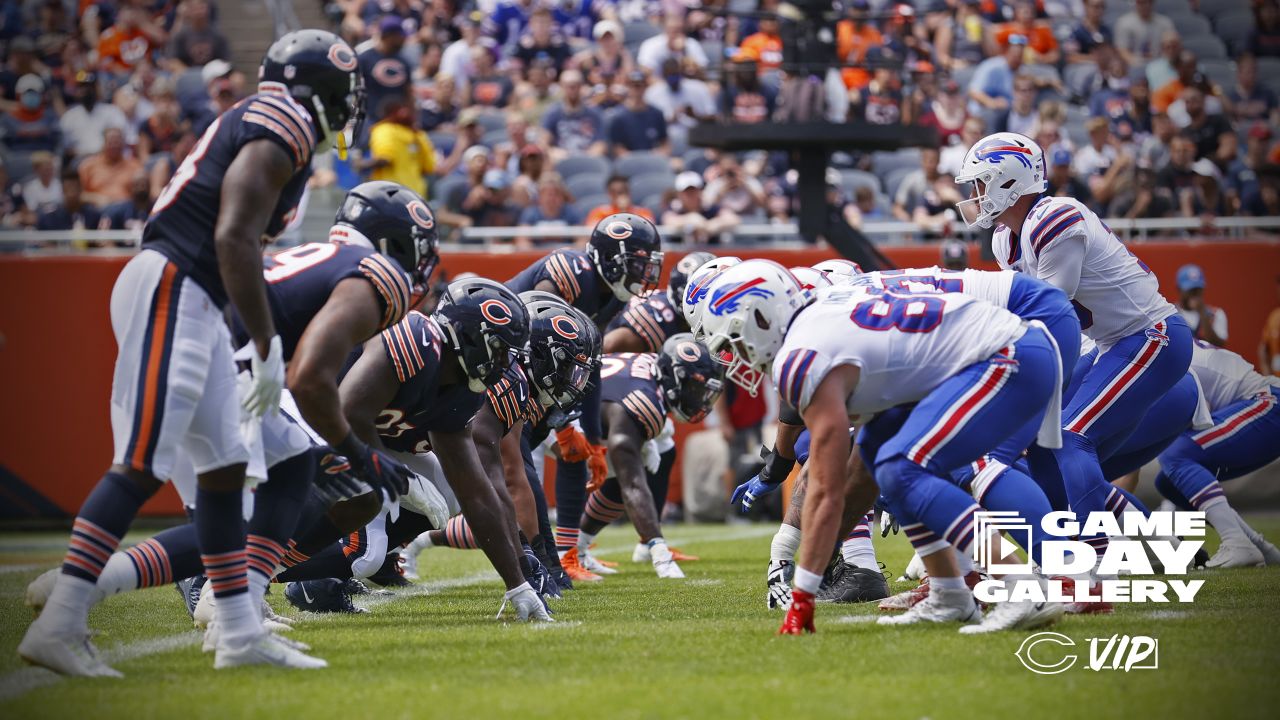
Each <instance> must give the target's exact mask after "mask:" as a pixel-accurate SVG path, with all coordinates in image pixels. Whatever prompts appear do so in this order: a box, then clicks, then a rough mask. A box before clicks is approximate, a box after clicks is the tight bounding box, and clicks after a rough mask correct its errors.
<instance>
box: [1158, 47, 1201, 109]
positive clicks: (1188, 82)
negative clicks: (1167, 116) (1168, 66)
mask: <svg viewBox="0 0 1280 720" xmlns="http://www.w3.org/2000/svg"><path fill="white" fill-rule="evenodd" d="M1198 64H1199V63H1198V61H1197V59H1196V54H1195V53H1193V52H1191V51H1190V50H1183V51H1182V52H1181V53H1179V54H1178V67H1177V70H1178V76H1177V77H1176V78H1174V79H1172V80H1170V81H1169V82H1167V83H1165V84H1164V85H1161V86H1160V87H1158V88H1156V89H1155V91H1154V92H1152V93H1151V109H1152V110H1154V111H1156V112H1167V111H1168V110H1169V106H1170V105H1172V104H1174V103H1175V102H1177V101H1178V98H1180V97H1182V91H1183V90H1185V89H1187V88H1188V87H1190V86H1192V85H1194V84H1195V80H1196V66H1197V65H1198Z"/></svg>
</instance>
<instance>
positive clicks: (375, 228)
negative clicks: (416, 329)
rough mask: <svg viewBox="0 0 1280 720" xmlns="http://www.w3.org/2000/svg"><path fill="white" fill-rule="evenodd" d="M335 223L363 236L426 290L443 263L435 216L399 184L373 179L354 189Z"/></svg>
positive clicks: (415, 283) (343, 203)
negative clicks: (437, 266)
mask: <svg viewBox="0 0 1280 720" xmlns="http://www.w3.org/2000/svg"><path fill="white" fill-rule="evenodd" d="M333 224H334V225H339V226H342V227H348V228H351V229H353V230H355V231H356V232H358V233H360V234H361V235H363V236H364V237H365V238H366V239H367V240H368V241H369V242H370V243H372V244H373V249H374V250H377V251H378V252H380V253H382V254H383V255H386V256H387V257H389V258H391V259H392V260H395V261H396V262H397V263H399V264H400V267H402V268H404V269H405V270H406V271H408V272H409V274H410V275H412V276H413V284H414V285H415V286H416V287H417V288H423V289H424V288H425V287H426V284H427V280H428V279H430V278H431V272H432V271H433V270H435V268H436V263H438V262H439V261H440V255H439V253H438V252H437V251H438V250H439V248H440V237H439V235H437V234H436V217H435V214H434V213H432V212H431V207H430V206H429V205H427V203H426V201H425V200H423V199H422V196H420V195H418V193H416V192H414V191H412V190H410V189H409V188H407V187H405V186H404V185H401V184H399V183H394V182H388V181H386V180H374V181H372V182H367V183H361V184H360V185H357V186H355V187H354V188H352V189H351V190H350V192H348V193H347V197H346V198H345V199H343V201H342V206H341V207H339V208H338V214H337V216H336V217H334V219H333Z"/></svg>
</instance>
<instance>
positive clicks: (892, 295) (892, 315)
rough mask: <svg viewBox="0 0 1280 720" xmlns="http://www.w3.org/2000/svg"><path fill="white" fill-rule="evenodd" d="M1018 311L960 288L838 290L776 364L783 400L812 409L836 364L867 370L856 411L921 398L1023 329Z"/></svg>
mask: <svg viewBox="0 0 1280 720" xmlns="http://www.w3.org/2000/svg"><path fill="white" fill-rule="evenodd" d="M1023 327H1024V326H1023V324H1022V321H1021V320H1020V319H1019V318H1018V316H1017V315H1014V314H1013V313H1011V312H1009V311H1008V310H1005V309H1003V308H998V307H996V306H995V305H992V304H991V303H988V302H984V301H982V300H977V299H975V298H973V297H970V296H968V295H962V294H960V293H928V294H919V295H911V294H904V293H896V292H884V291H878V290H874V289H869V288H843V287H832V288H825V289H823V290H820V291H818V295H817V298H816V299H815V300H814V301H813V303H811V304H810V305H809V306H808V307H806V308H805V309H803V310H801V311H800V313H799V314H798V315H796V317H795V319H794V320H793V321H792V322H791V325H790V327H788V328H787V335H786V338H785V339H784V340H783V342H782V347H781V348H780V349H779V350H778V354H777V357H776V358H775V359H774V361H773V382H774V385H775V386H776V387H777V388H778V394H779V395H781V396H782V399H783V401H785V402H786V403H787V404H789V405H791V406H792V407H794V408H796V409H797V410H799V411H801V412H804V409H805V408H806V407H808V405H809V402H810V401H811V400H812V399H813V392H814V390H815V389H816V388H817V387H818V385H820V384H821V383H822V379H823V378H824V377H826V375H827V373H828V372H830V371H831V370H832V369H833V368H836V367H839V366H841V365H856V366H858V367H859V368H861V375H860V379H859V380H858V387H857V388H856V389H855V391H854V393H853V395H851V396H850V397H849V399H848V400H847V401H846V403H845V404H846V407H847V409H848V412H849V415H850V416H854V415H870V414H874V413H877V412H880V411H882V410H887V409H889V408H891V407H895V406H897V405H902V404H905V403H911V402H916V401H918V400H920V399H921V398H923V397H924V396H925V395H928V394H929V392H930V391H932V390H933V389H934V388H936V387H937V386H938V385H941V384H942V382H943V381H945V380H946V379H947V378H949V377H951V376H952V375H955V374H956V373H958V372H959V371H960V370H962V369H964V368H966V367H968V366H969V365H972V364H973V363H975V362H978V361H980V360H986V359H987V358H989V357H991V356H992V355H993V354H995V353H996V352H997V351H998V350H1000V349H1001V348H1003V347H1004V346H1006V345H1008V344H1009V343H1010V342H1011V341H1012V340H1014V339H1016V338H1017V337H1019V336H1020V335H1021V334H1022V333H1023Z"/></svg>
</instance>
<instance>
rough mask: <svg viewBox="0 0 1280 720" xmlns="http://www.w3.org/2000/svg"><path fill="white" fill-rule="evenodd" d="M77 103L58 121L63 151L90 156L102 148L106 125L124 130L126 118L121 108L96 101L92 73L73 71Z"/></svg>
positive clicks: (96, 78) (80, 156)
mask: <svg viewBox="0 0 1280 720" xmlns="http://www.w3.org/2000/svg"><path fill="white" fill-rule="evenodd" d="M75 93H76V104H75V105H72V106H70V107H68V108H67V111H66V112H64V113H63V114H62V117H61V118H60V119H59V120H58V126H59V128H61V130H62V141H63V150H64V152H66V153H67V154H68V155H71V156H72V157H75V158H82V157H86V156H89V155H92V154H94V153H96V152H98V151H99V150H101V149H102V137H103V132H104V131H106V129H107V128H117V129H119V130H122V131H123V130H126V129H128V127H129V121H128V119H127V118H126V117H125V116H124V113H123V112H121V111H120V108H118V107H116V106H115V105H112V104H111V103H103V102H98V77H97V75H95V74H93V73H91V72H84V71H81V72H79V73H77V74H76V87H75Z"/></svg>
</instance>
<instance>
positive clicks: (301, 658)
mask: <svg viewBox="0 0 1280 720" xmlns="http://www.w3.org/2000/svg"><path fill="white" fill-rule="evenodd" d="M241 665H275V666H277V667H287V668H294V669H297V670H313V669H317V668H323V667H329V663H327V662H325V661H324V660H321V659H320V658H315V657H311V656H310V655H307V654H305V653H303V652H301V651H299V650H294V649H293V648H291V647H289V646H288V645H286V644H284V643H283V642H281V641H280V639H279V638H277V637H275V636H274V635H272V634H271V633H266V632H264V633H262V634H261V635H258V636H257V637H255V638H253V639H252V640H249V641H248V642H246V643H243V644H241V645H238V646H228V645H227V644H225V643H224V644H221V645H220V646H219V647H218V651H217V655H216V656H215V657H214V660H213V669H214V670H224V669H226V668H232V667H240V666H241Z"/></svg>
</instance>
